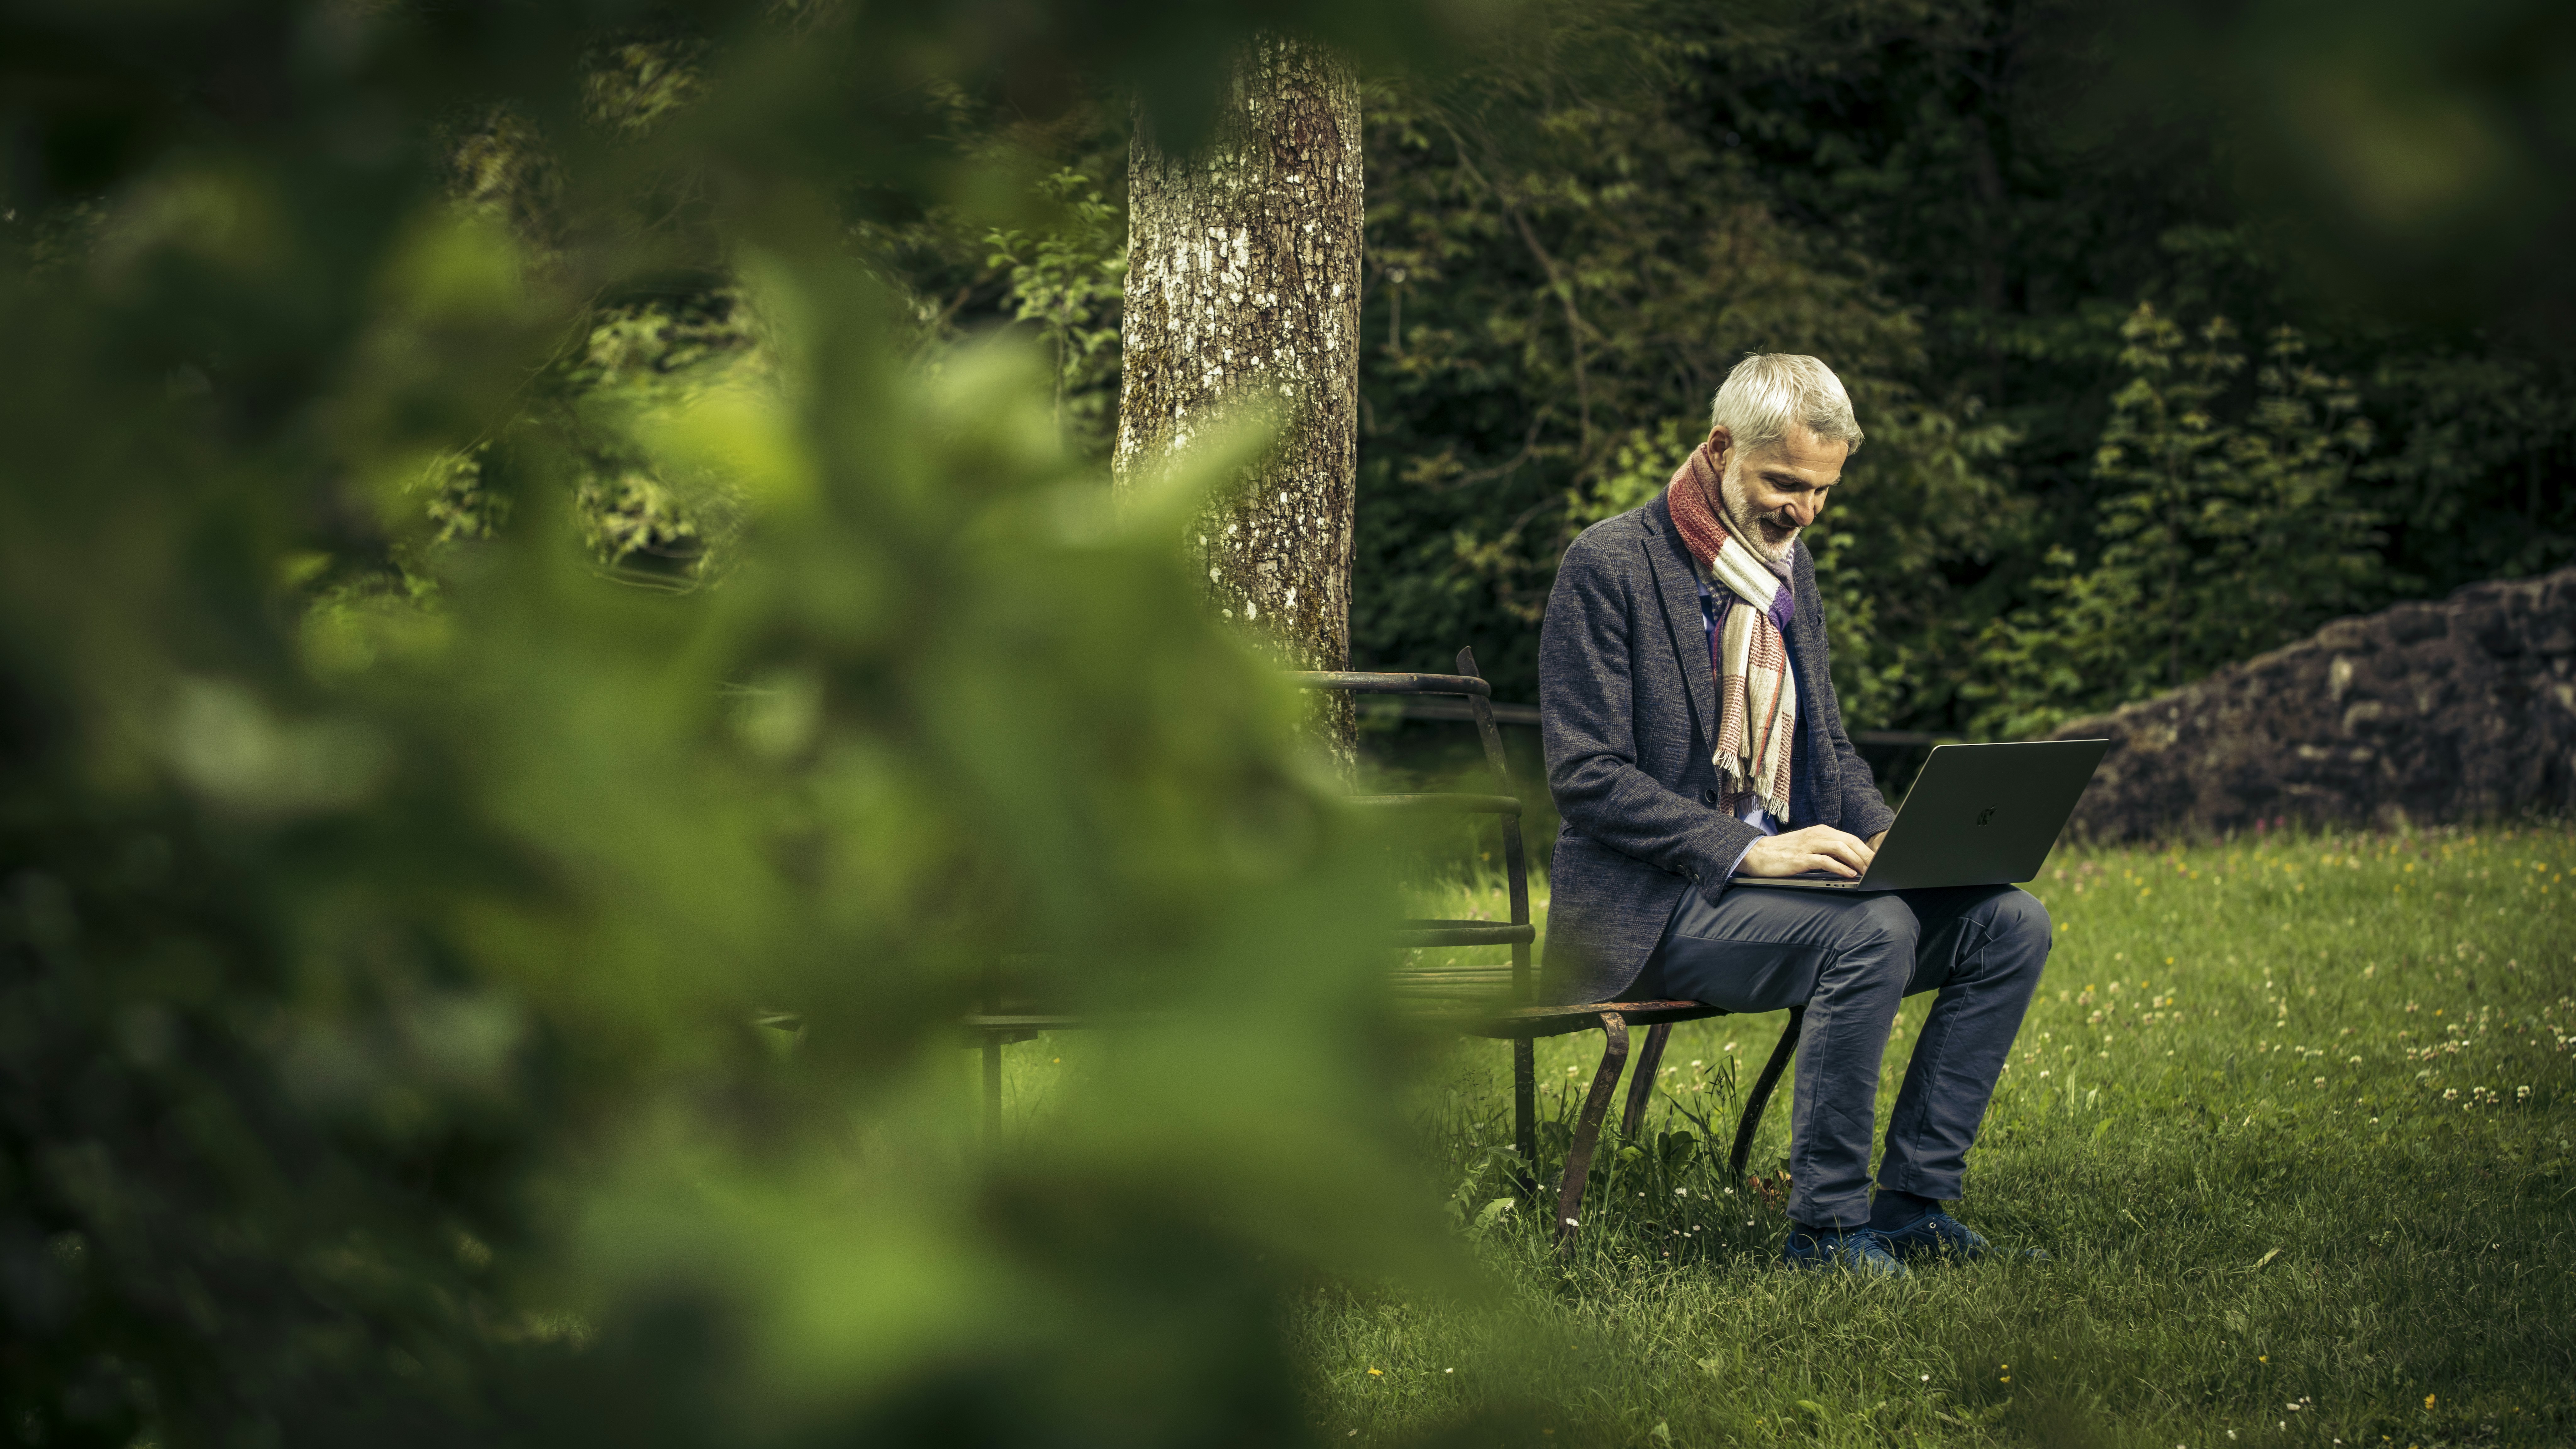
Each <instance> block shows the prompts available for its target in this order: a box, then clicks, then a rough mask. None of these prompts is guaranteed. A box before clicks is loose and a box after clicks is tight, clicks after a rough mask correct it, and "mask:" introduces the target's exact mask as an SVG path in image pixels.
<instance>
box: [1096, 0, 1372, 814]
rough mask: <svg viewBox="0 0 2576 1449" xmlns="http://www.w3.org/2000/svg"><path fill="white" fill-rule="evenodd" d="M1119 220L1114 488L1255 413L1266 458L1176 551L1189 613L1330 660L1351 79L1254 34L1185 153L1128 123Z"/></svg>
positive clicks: (1312, 658) (1341, 436)
mask: <svg viewBox="0 0 2576 1449" xmlns="http://www.w3.org/2000/svg"><path fill="white" fill-rule="evenodd" d="M1127 214H1128V223H1127V226H1128V230H1127V286H1126V293H1127V295H1126V300H1125V304H1124V308H1125V314H1124V318H1123V320H1122V322H1121V331H1120V350H1121V366H1122V368H1123V370H1124V376H1123V379H1122V381H1121V383H1120V387H1119V395H1118V447H1117V453H1116V455H1115V457H1114V459H1113V461H1112V469H1113V474H1114V476H1115V478H1116V480H1117V483H1116V486H1117V488H1118V490H1119V491H1120V492H1121V493H1122V494H1124V493H1125V492H1126V491H1127V490H1129V489H1131V488H1133V487H1135V486H1136V485H1137V484H1138V483H1139V482H1141V481H1142V480H1143V479H1144V478H1145V477H1147V476H1149V475H1150V474H1151V473H1153V472H1154V471H1155V470H1156V469H1157V468H1159V467H1161V466H1162V465H1163V464H1164V462H1165V461H1166V460H1167V459H1169V458H1170V456H1171V455H1172V454H1173V453H1174V452H1176V451H1178V450H1180V449H1183V448H1186V447H1187V446H1188V445H1189V444H1190V442H1191V440H1192V438H1193V437H1194V436H1197V435H1203V434H1204V433H1206V431H1207V430H1208V429H1209V428H1210V427H1212V426H1214V425H1217V424H1219V423H1220V422H1221V421H1222V420H1223V419H1225V418H1226V417H1228V416H1230V415H1239V414H1241V413H1244V412H1246V411H1252V410H1258V411H1262V412H1266V413H1268V414H1269V415H1270V417H1271V419H1272V422H1273V424H1274V426H1275V428H1276V430H1277V431H1276V436H1275V439H1274V441H1273V443H1272V445H1271V447H1270V449H1269V451H1268V452H1267V453H1266V454H1264V455H1263V457H1262V458H1261V459H1260V460H1259V461H1258V462H1256V463H1254V464H1253V465H1252V466H1251V467H1249V468H1246V469H1245V470H1243V472H1242V473H1241V474H1240V475H1239V476H1238V477H1236V478H1235V479H1233V480H1232V481H1231V483H1230V485H1229V486H1226V487H1224V488H1221V489H1219V490H1217V491H1216V492H1214V493H1212V494H1211V495H1210V496H1209V498H1208V500H1207V504H1206V506H1205V508H1204V509H1203V510H1202V512H1201V513H1200V515H1199V517H1198V518H1197V520H1196V521H1195V522H1194V523H1193V524H1192V526H1191V528H1190V530H1189V533H1188V536H1187V537H1186V538H1185V540H1184V545H1185V547H1186V548H1187V549H1188V551H1189V554H1190V557H1191V559H1192V560H1193V562H1194V564H1195V565H1196V567H1197V570H1198V571H1199V572H1200V573H1201V574H1202V575H1203V576H1204V577H1205V578H1206V581H1207V599H1208V607H1210V608H1211V609H1213V610H1215V611H1216V612H1217V613H1218V615H1219V616H1220V617H1223V618H1225V619H1229V620H1233V621H1235V622H1237V623H1239V624H1241V625H1243V626H1245V627H1247V628H1248V629H1249V630H1250V631H1251V633H1252V634H1253V636H1254V637H1255V638H1256V639H1259V640H1260V641H1262V643H1263V645H1264V647H1265V648H1266V649H1267V650H1268V651H1269V652H1270V653H1272V654H1273V655H1274V656H1275V657H1276V658H1277V659H1278V660H1279V662H1280V664H1281V666H1282V667H1283V668H1288V669H1347V668H1349V667H1350V654H1351V622H1350V619H1351V500H1352V485H1353V475H1354V472H1355V470H1356V467H1357V462H1358V448H1359V325H1360V222H1361V214H1360V98H1359V85H1358V82H1357V81H1356V79H1355V78H1354V77H1353V76H1352V74H1351V72H1350V70H1349V68H1348V67H1346V66H1344V65H1343V64H1342V63H1341V62H1340V61H1339V60H1337V59H1336V58H1334V57H1333V56H1332V55H1331V54H1329V53H1328V52H1326V51H1324V50H1323V49H1322V48H1320V47H1318V46H1315V45H1312V44H1310V43H1307V42H1304V41H1300V40H1293V39H1289V38H1287V37H1284V36H1280V35H1275V34H1263V35H1261V36H1258V37H1256V38H1255V39H1254V40H1253V41H1252V42H1251V43H1250V44H1249V45H1247V46H1246V47H1245V49H1244V52H1243V54H1242V55H1241V57H1240V58H1239V59H1238V61H1237V63H1236V65H1235V69H1234V75H1233V77H1232V85H1231V89H1230V92H1229V95H1228V98H1227V103H1226V105H1225V108H1224V110H1223V113H1222V114H1221V115H1220V116H1219V117H1218V118H1217V121H1216V124H1215V125H1214V126H1213V127H1212V128H1211V131H1210V134H1209V136H1208V139H1207V141H1206V143H1205V144H1204V145H1203V146H1202V147H1201V148H1200V150H1199V151H1198V152H1197V153H1196V154H1194V155H1190V156H1173V155H1167V154H1165V153H1164V152H1163V150H1162V149H1161V148H1160V147H1159V146H1157V145H1156V144H1155V140H1154V136H1153V133H1152V130H1151V128H1150V127H1149V126H1148V125H1147V124H1146V123H1145V120H1144V118H1142V117H1140V118H1139V120H1138V124H1137V126H1136V138H1135V143H1134V147H1133V150H1132V152H1131V154H1130V157H1129V179H1128V213H1127ZM1316 699H1317V709H1316V714H1315V716H1314V728H1315V730H1316V732H1317V734H1318V735H1319V736H1320V738H1321V740H1322V742H1323V744H1324V746H1325V748H1326V749H1327V751H1328V752H1329V753H1330V755H1331V757H1332V758H1333V760H1334V762H1335V763H1336V765H1337V766H1338V767H1339V768H1341V769H1342V770H1343V771H1344V772H1345V773H1348V772H1349V771H1350V770H1351V768H1352V766H1353V764H1354V762H1355V760H1356V740H1355V735H1354V731H1353V727H1352V723H1353V721H1352V712H1351V705H1350V699H1349V696H1347V695H1344V694H1341V693H1338V692H1334V693H1329V694H1321V695H1318V696H1317V697H1316Z"/></svg>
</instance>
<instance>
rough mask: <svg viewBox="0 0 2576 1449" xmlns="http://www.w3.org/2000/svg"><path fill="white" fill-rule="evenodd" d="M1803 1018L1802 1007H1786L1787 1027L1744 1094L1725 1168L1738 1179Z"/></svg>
mask: <svg viewBox="0 0 2576 1449" xmlns="http://www.w3.org/2000/svg"><path fill="white" fill-rule="evenodd" d="M1806 1019H1807V1009H1806V1008H1805V1007H1803V1006H1793V1007H1790V1008H1789V1026H1788V1029H1787V1030H1785V1031H1783V1032H1781V1033H1780V1044H1779V1045H1778V1046H1775V1047H1773V1048H1772V1049H1771V1060H1769V1061H1767V1062H1764V1063H1763V1064H1762V1075H1761V1076H1759V1077H1757V1078H1755V1079H1754V1082H1753V1090H1752V1091H1751V1092H1750V1093H1748V1094H1746V1096H1745V1098H1744V1118H1743V1120H1742V1121H1739V1122H1737V1123H1736V1124H1735V1155H1734V1156H1733V1157H1731V1158H1729V1159H1727V1170H1728V1171H1729V1172H1730V1173H1732V1174H1733V1175H1734V1177H1735V1180H1736V1181H1737V1182H1739V1183H1740V1182H1742V1181H1744V1164H1745V1163H1746V1162H1747V1161H1748V1160H1750V1159H1751V1158H1752V1156H1753V1134H1754V1133H1755V1132H1756V1131H1757V1130H1759V1129H1760V1128H1761V1126H1762V1109H1763V1108H1765V1107H1768V1106H1770V1105H1771V1089H1772V1088H1773V1087H1776V1086H1778V1085H1780V1073H1781V1072H1782V1071H1784V1070H1786V1069H1787V1067H1788V1065H1789V1057H1790V1055H1791V1054H1792V1053H1794V1052H1795V1051H1797V1049H1798V1028H1799V1026H1800V1025H1801V1024H1802V1023H1804V1022H1805V1021H1806Z"/></svg>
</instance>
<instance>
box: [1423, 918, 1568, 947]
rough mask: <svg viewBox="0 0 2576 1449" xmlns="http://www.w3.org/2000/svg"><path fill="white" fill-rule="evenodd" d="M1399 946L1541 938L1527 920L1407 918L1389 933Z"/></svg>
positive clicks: (1506, 942) (1504, 943) (1521, 943)
mask: <svg viewBox="0 0 2576 1449" xmlns="http://www.w3.org/2000/svg"><path fill="white" fill-rule="evenodd" d="M1388 939H1389V940H1391V941H1392V942H1394V944H1396V945H1398V946H1403V947H1407V948H1415V947H1422V946H1526V945H1529V944H1530V943H1532V942H1534V941H1536V940H1537V939H1538V927H1536V926H1533V925H1531V924H1529V923H1528V922H1527V921H1403V922H1399V923H1398V924H1397V927H1396V929H1395V930H1393V931H1391V932H1389V933H1388Z"/></svg>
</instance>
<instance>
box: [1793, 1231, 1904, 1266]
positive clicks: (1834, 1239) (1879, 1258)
mask: <svg viewBox="0 0 2576 1449" xmlns="http://www.w3.org/2000/svg"><path fill="white" fill-rule="evenodd" d="M1780 1261H1781V1262H1783V1263H1785V1264H1787V1265H1788V1266H1790V1267H1792V1268H1803V1269H1805V1270H1807V1271H1808V1272H1811V1273H1821V1272H1825V1271H1827V1270H1828V1269H1834V1268H1839V1269H1841V1270H1842V1271H1844V1272H1846V1273H1857V1274H1860V1275H1861V1276H1862V1277H1865V1278H1902V1277H1904V1276H1905V1265H1904V1264H1903V1263H1900V1262H1898V1261H1896V1255H1895V1254H1893V1253H1890V1252H1889V1251H1888V1250H1887V1239H1886V1238H1885V1236H1883V1235H1882V1234H1880V1233H1877V1232H1875V1231H1873V1230H1871V1229H1869V1228H1824V1229H1814V1228H1803V1227H1799V1226H1798V1225H1796V1224H1794V1223H1793V1224H1791V1225H1790V1227H1789V1241H1787V1242H1786V1243H1783V1244H1781V1245H1780Z"/></svg>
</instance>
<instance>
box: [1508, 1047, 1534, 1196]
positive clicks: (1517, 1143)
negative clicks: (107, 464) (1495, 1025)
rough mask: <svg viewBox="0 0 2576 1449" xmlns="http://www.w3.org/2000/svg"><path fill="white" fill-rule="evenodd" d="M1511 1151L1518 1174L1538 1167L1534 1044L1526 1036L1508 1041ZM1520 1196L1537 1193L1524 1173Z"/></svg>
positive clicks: (1530, 1178) (1520, 1185)
mask: <svg viewBox="0 0 2576 1449" xmlns="http://www.w3.org/2000/svg"><path fill="white" fill-rule="evenodd" d="M1512 1150H1513V1151H1515V1152H1517V1153H1519V1154H1520V1157H1521V1166H1520V1167H1519V1168H1518V1169H1516V1171H1519V1172H1521V1173H1533V1172H1535V1171H1536V1170H1537V1168H1538V1043H1536V1042H1534V1041H1531V1040H1530V1039H1529V1038H1528V1037H1525V1036H1524V1037H1515V1038H1513V1040H1512ZM1518 1185H1519V1187H1520V1190H1521V1195H1522V1196H1523V1197H1536V1196H1538V1183H1537V1181H1536V1180H1535V1179H1534V1178H1532V1177H1528V1176H1523V1177H1521V1178H1520V1179H1519V1182H1518Z"/></svg>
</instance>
